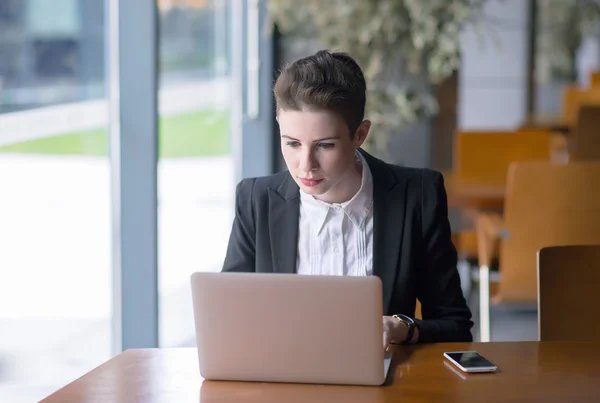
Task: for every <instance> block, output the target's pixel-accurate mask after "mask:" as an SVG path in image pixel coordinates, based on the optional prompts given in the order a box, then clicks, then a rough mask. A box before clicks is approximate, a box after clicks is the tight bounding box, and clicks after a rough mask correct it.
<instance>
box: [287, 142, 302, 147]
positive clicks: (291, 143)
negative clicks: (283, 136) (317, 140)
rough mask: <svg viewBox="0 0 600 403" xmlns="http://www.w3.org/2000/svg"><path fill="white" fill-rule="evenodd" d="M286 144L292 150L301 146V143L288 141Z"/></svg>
mask: <svg viewBox="0 0 600 403" xmlns="http://www.w3.org/2000/svg"><path fill="white" fill-rule="evenodd" d="M286 144H287V145H288V146H290V147H292V148H296V147H298V146H299V145H300V143H299V142H297V141H288V142H287V143H286Z"/></svg>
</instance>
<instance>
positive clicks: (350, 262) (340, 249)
mask: <svg viewBox="0 0 600 403" xmlns="http://www.w3.org/2000/svg"><path fill="white" fill-rule="evenodd" d="M357 156H358V158H359V159H360V161H361V163H362V180H361V185H360V189H359V190H358V192H357V193H356V194H355V195H354V197H353V198H352V199H350V200H349V201H347V202H344V203H341V204H338V203H334V204H329V203H325V202H322V201H320V200H317V199H315V198H314V197H313V196H311V195H309V194H307V193H305V192H303V191H302V190H300V221H299V226H298V231H299V233H298V256H297V260H296V272H297V273H298V274H312V275H335V276H344V275H347V276H370V275H372V273H373V177H372V174H371V170H370V169H369V165H368V164H367V161H366V160H365V159H364V157H363V156H362V155H361V154H360V153H359V152H357Z"/></svg>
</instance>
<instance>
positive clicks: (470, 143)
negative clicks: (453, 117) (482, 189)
mask: <svg viewBox="0 0 600 403" xmlns="http://www.w3.org/2000/svg"><path fill="white" fill-rule="evenodd" d="M551 136H552V133H551V132H549V131H545V130H523V131H518V132H512V131H507V132H504V131H487V132H475V131H471V132H458V133H457V139H456V146H455V153H454V170H455V172H456V180H457V181H459V182H461V183H466V184H477V185H479V184H481V185H485V186H504V185H505V184H506V175H507V173H508V167H509V165H510V163H511V162H513V161H529V160H544V161H548V160H550V153H551V149H550V139H551Z"/></svg>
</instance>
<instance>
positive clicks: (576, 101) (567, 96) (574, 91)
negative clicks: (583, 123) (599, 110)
mask: <svg viewBox="0 0 600 403" xmlns="http://www.w3.org/2000/svg"><path fill="white" fill-rule="evenodd" d="M582 105H600V87H592V88H580V87H577V86H568V87H565V89H564V92H563V111H562V114H563V119H564V121H565V123H566V124H567V125H569V126H575V125H576V124H577V117H578V115H579V108H581V106H582Z"/></svg>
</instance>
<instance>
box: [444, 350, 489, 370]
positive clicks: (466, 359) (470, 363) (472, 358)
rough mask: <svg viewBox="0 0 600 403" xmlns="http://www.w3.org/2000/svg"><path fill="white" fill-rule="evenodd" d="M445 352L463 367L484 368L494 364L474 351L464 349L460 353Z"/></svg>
mask: <svg viewBox="0 0 600 403" xmlns="http://www.w3.org/2000/svg"><path fill="white" fill-rule="evenodd" d="M446 354H447V355H448V357H450V358H451V359H453V360H454V361H456V362H457V363H459V364H460V365H462V366H463V367H464V368H485V367H493V366H495V365H494V364H492V363H491V362H489V361H488V360H486V359H485V358H484V357H483V356H481V355H480V354H479V353H478V352H476V351H464V352H460V353H446Z"/></svg>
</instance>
